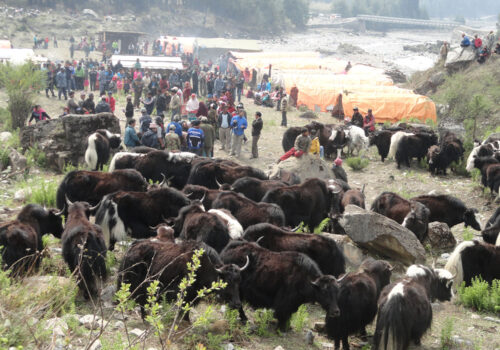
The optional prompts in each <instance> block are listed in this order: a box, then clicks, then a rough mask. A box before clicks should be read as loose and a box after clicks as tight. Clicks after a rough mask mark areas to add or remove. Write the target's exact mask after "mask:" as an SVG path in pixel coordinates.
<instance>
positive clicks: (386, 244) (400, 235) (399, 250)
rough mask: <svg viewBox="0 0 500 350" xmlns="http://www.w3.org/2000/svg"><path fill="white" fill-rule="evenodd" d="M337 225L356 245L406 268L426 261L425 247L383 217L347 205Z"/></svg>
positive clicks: (412, 234)
mask: <svg viewBox="0 0 500 350" xmlns="http://www.w3.org/2000/svg"><path fill="white" fill-rule="evenodd" d="M339 224H340V225H341V226H342V228H343V229H344V231H345V233H346V234H347V235H348V236H349V237H350V238H351V239H352V240H353V241H354V242H355V243H356V244H357V245H359V246H360V247H362V248H365V249H367V250H369V251H370V252H372V253H375V254H377V255H380V256H382V257H387V258H390V259H392V260H396V261H400V262H401V263H403V264H405V265H411V264H414V263H423V262H424V261H425V250H424V247H423V246H422V244H421V243H420V242H419V240H418V239H417V237H416V236H415V234H414V233H413V232H411V231H410V230H408V229H407V228H405V227H403V226H401V225H400V224H398V223H397V222H396V221H394V220H392V219H389V218H387V217H385V216H383V215H380V214H378V213H375V212H372V211H367V210H365V209H362V208H360V207H357V206H355V205H348V206H347V207H346V208H345V212H344V215H343V217H342V218H341V219H339Z"/></svg>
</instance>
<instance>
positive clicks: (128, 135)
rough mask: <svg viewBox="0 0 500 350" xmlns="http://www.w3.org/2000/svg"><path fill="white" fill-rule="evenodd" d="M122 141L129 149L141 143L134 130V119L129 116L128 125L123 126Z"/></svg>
mask: <svg viewBox="0 0 500 350" xmlns="http://www.w3.org/2000/svg"><path fill="white" fill-rule="evenodd" d="M123 143H124V144H125V146H127V149H131V148H134V147H137V146H140V145H141V141H140V140H139V137H138V136H137V133H136V132H135V119H134V118H131V119H129V121H128V125H127V127H126V128H125V136H124V138H123Z"/></svg>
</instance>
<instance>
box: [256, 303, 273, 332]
mask: <svg viewBox="0 0 500 350" xmlns="http://www.w3.org/2000/svg"><path fill="white" fill-rule="evenodd" d="M254 320H255V325H256V326H257V329H256V331H255V332H256V333H257V335H258V336H259V337H270V336H271V335H272V333H271V332H270V330H269V328H270V326H271V322H273V320H274V317H273V311H272V310H267V309H259V310H257V311H256V312H255V314H254Z"/></svg>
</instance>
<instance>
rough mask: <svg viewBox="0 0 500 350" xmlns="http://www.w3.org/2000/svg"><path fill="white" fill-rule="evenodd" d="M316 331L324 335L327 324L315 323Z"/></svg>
mask: <svg viewBox="0 0 500 350" xmlns="http://www.w3.org/2000/svg"><path fill="white" fill-rule="evenodd" d="M314 330H315V331H316V332H318V333H322V332H324V331H325V322H315V323H314Z"/></svg>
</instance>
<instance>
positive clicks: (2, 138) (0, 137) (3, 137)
mask: <svg viewBox="0 0 500 350" xmlns="http://www.w3.org/2000/svg"><path fill="white" fill-rule="evenodd" d="M11 137H12V134H11V133H10V132H8V131H3V132H0V142H7V141H9V139H10V138H11Z"/></svg>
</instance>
